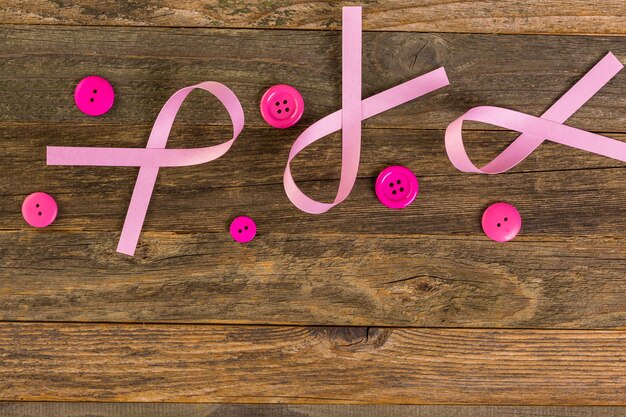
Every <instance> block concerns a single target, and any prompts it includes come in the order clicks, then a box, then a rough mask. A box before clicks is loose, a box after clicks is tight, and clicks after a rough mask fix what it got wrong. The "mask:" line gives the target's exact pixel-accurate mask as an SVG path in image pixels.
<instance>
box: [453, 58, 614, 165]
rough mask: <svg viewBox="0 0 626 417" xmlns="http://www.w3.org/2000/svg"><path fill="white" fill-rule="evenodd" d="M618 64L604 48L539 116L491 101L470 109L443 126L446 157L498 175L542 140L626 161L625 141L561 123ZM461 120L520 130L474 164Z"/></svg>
mask: <svg viewBox="0 0 626 417" xmlns="http://www.w3.org/2000/svg"><path fill="white" fill-rule="evenodd" d="M622 68H624V66H623V65H622V64H621V63H620V62H619V60H618V59H617V58H616V57H615V56H614V55H613V54H612V53H610V52H609V53H608V54H607V55H606V56H605V57H604V58H602V60H600V62H598V63H597V64H596V65H595V66H594V67H593V68H592V69H591V70H590V71H589V72H588V73H587V74H585V75H584V76H583V77H582V78H581V79H580V80H579V81H578V82H577V83H576V84H575V85H574V86H573V87H572V88H571V89H570V90H569V91H567V92H566V93H565V94H564V95H563V96H562V97H561V98H560V99H559V100H557V101H556V102H555V103H554V104H553V105H552V107H550V108H549V109H548V110H547V111H546V112H545V113H544V114H542V115H541V117H536V116H531V115H529V114H525V113H521V112H517V111H514V110H509V109H504V108H501V107H493V106H480V107H474V108H472V109H470V110H469V111H468V112H466V113H465V114H464V115H462V116H461V117H459V118H458V119H456V120H455V121H453V122H452V123H450V124H449V125H448V128H447V129H446V134H445V144H446V152H447V153H448V157H449V158H450V161H451V162H452V164H453V165H454V166H455V167H456V168H458V169H459V170H461V171H463V172H477V173H481V174H498V173H501V172H505V171H508V170H509V169H511V168H513V167H514V166H516V165H517V164H519V163H520V162H522V161H523V160H524V159H526V157H528V156H529V155H530V154H531V153H532V152H533V151H534V150H535V149H537V148H538V147H539V145H541V144H542V143H543V141H544V140H546V139H547V140H550V141H552V142H556V143H560V144H563V145H567V146H571V147H573V148H578V149H582V150H584V151H588V152H592V153H595V154H598V155H603V156H607V157H609V158H613V159H617V160H618V161H622V162H626V142H622V141H619V140H615V139H611V138H608V137H606V136H602V135H598V134H595V133H591V132H587V131H585V130H582V129H577V128H574V127H570V126H566V125H564V124H563V123H564V122H565V121H566V120H567V119H568V118H569V117H570V116H572V115H573V114H574V113H575V112H576V111H577V110H578V109H579V108H580V107H582V106H583V105H584V104H585V103H586V102H587V101H588V100H589V99H590V98H591V97H593V96H594V95H595V94H596V93H597V92H598V91H599V90H600V89H601V88H602V87H603V86H604V85H605V84H606V83H608V82H609V81H610V80H611V78H613V77H614V76H615V75H617V73H619V72H620V71H621V69H622ZM466 120H472V121H475V122H482V123H488V124H491V125H494V126H499V127H503V128H505V129H509V130H514V131H517V132H519V133H521V135H519V136H518V137H517V138H516V139H515V140H514V141H513V142H512V143H511V144H510V145H509V146H508V147H507V148H506V149H505V150H504V151H502V153H500V154H499V155H498V156H497V157H496V158H494V159H493V160H492V161H491V162H489V163H488V164H487V165H485V166H483V167H482V168H478V167H477V166H475V165H474V164H473V163H472V161H471V160H470V159H469V157H468V155H467V152H466V151H465V147H464V145H463V134H462V129H463V122H464V121H466Z"/></svg>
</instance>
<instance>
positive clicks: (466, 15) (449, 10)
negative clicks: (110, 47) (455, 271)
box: [0, 0, 626, 35]
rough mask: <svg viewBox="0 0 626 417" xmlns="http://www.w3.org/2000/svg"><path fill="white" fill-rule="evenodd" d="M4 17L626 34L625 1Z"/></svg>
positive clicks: (140, 6)
mask: <svg viewBox="0 0 626 417" xmlns="http://www.w3.org/2000/svg"><path fill="white" fill-rule="evenodd" d="M1 3H3V4H1V7H0V23H35V24H50V23H61V24H70V25H76V24H78V25H123V26H177V27H178V26H183V27H184V26H192V27H245V28H250V27H254V28H291V29H294V28H300V29H337V28H339V27H340V25H341V6H342V5H352V4H358V5H363V8H364V13H363V17H364V23H363V26H364V29H365V30H393V31H416V32H478V33H570V34H580V33H588V34H622V35H623V34H626V29H625V26H624V19H626V8H625V7H624V3H623V2H622V1H620V0H603V1H600V2H588V1H583V0H558V1H549V2H546V1H541V0H530V1H518V0H504V1H501V0H500V1H498V0H486V1H481V2H476V1H445V0H429V1H422V2H414V1H410V0H392V1H389V0H385V1H383V0H368V1H359V2H353V1H350V2H347V1H338V2H326V1H319V0H315V1H294V0H279V1H262V0H255V1H244V0H187V1H176V0H144V1H133V2H103V1H96V0H82V1H79V2H77V1H68V0H34V1H28V2H12V1H10V0H3V1H2V2H1Z"/></svg>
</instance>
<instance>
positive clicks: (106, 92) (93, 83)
mask: <svg viewBox="0 0 626 417" xmlns="http://www.w3.org/2000/svg"><path fill="white" fill-rule="evenodd" d="M74 101H75V102H76V106H77V107H78V108H79V109H80V111H82V112H83V113H85V114H88V115H89V116H100V115H102V114H104V113H106V112H108V111H109V110H110V109H111V107H112V106H113V101H115V92H114V91H113V87H112V86H111V84H110V83H109V82H108V81H107V80H105V79H104V78H102V77H98V76H97V75H91V76H89V77H87V78H83V79H82V80H81V81H80V82H79V83H78V85H77V86H76V89H75V90H74Z"/></svg>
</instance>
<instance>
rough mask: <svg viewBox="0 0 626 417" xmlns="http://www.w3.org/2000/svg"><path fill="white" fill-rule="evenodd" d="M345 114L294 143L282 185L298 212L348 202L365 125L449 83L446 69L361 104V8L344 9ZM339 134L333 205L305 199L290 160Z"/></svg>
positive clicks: (311, 129)
mask: <svg viewBox="0 0 626 417" xmlns="http://www.w3.org/2000/svg"><path fill="white" fill-rule="evenodd" d="M342 24H343V27H342V32H341V33H342V48H341V51H342V74H341V86H342V91H341V101H342V109H341V110H338V111H336V112H334V113H331V114H329V115H328V116H326V117H324V118H322V119H320V120H318V121H317V122H315V123H313V124H312V125H311V126H309V127H308V128H307V129H305V130H304V132H302V134H300V136H299V137H298V138H297V139H296V141H295V142H294V144H293V146H292V147H291V151H290V152H289V158H288V160H287V166H286V168H285V174H284V176H283V183H284V186H285V193H286V194H287V197H289V199H290V200H291V202H292V203H293V204H294V205H295V206H296V207H298V208H299V209H300V210H302V211H304V212H307V213H311V214H321V213H324V212H326V211H328V210H330V209H331V208H333V207H334V206H336V205H337V204H339V203H341V202H342V201H344V200H345V199H346V198H347V197H348V195H350V191H352V187H353V186H354V183H355V182H356V178H357V174H358V170H359V160H360V154H361V121H362V120H365V119H367V118H369V117H372V116H375V115H377V114H379V113H382V112H384V111H387V110H389V109H392V108H394V107H397V106H399V105H401V104H404V103H406V102H408V101H411V100H414V99H416V98H418V97H421V96H423V95H425V94H428V93H430V92H432V91H435V90H437V89H439V88H442V87H445V86H447V85H448V84H449V83H450V82H449V81H448V77H447V76H446V71H445V69H444V68H438V69H436V70H434V71H431V72H429V73H427V74H424V75H422V76H419V77H416V78H413V79H412V80H409V81H407V82H405V83H402V84H400V85H397V86H395V87H393V88H390V89H388V90H385V91H383V92H381V93H378V94H376V95H373V96H371V97H368V98H366V99H365V100H362V99H361V56H362V53H361V49H362V42H361V7H344V8H343V15H342ZM338 130H341V131H342V132H341V144H342V149H341V177H340V179H339V189H338V191H337V195H336V196H335V199H334V201H333V202H332V203H323V202H320V201H316V200H313V199H312V198H310V197H309V196H307V195H306V194H304V193H303V192H302V191H301V190H300V188H298V186H297V185H296V183H295V180H294V179H293V176H292V175H291V161H293V159H294V158H295V157H296V156H297V155H298V154H299V153H300V152H302V150H304V149H305V148H306V147H307V146H309V145H311V144H312V143H314V142H316V141H318V140H319V139H321V138H323V137H325V136H328V135H330V134H331V133H334V132H337V131H338Z"/></svg>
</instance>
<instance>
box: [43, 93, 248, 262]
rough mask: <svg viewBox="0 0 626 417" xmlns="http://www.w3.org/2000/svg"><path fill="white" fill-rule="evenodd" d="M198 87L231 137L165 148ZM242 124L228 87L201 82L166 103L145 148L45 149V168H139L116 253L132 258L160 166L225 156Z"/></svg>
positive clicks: (235, 100) (241, 117)
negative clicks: (221, 112)
mask: <svg viewBox="0 0 626 417" xmlns="http://www.w3.org/2000/svg"><path fill="white" fill-rule="evenodd" d="M196 88H199V89H202V90H205V91H208V92H209V93H211V94H213V95H214V96H215V97H217V98H218V100H219V101H221V102H222V104H223V105H224V107H225V108H226V110H227V111H228V114H229V115H230V118H231V121H232V124H233V137H232V139H230V140H229V141H227V142H224V143H221V144H219V145H215V146H208V147H205V148H194V149H165V145H166V144H167V139H168V137H169V134H170V130H171V128H172V125H173V123H174V119H175V118H176V114H177V113H178V110H179V109H180V106H181V105H182V104H183V102H184V101H185V99H186V98H187V96H188V95H189V93H191V92H192V91H193V90H194V89H196ZM243 125H244V116H243V109H242V107H241V104H240V103H239V100H238V99H237V96H236V95H235V93H233V92H232V91H231V90H230V89H229V88H228V87H226V86H225V85H223V84H220V83H217V82H212V81H208V82H203V83H200V84H196V85H192V86H189V87H184V88H182V89H180V90H178V91H177V92H175V93H174V94H173V95H172V96H171V97H170V98H169V100H167V102H166V103H165V105H164V106H163V108H162V109H161V111H160V112H159V115H158V116H157V118H156V120H155V121H154V126H153V127H152V132H151V133H150V138H149V139H148V144H147V145H146V148H83V147H65V146H61V147H57V146H48V148H47V163H48V165H88V166H116V167H118V166H125V167H139V174H138V176H137V183H136V184H135V189H134V191H133V195H132V197H131V199H130V205H129V206H128V212H127V214H126V220H125V221H124V227H123V229H122V234H121V236H120V240H119V244H118V245H117V251H118V252H121V253H124V254H126V255H131V256H132V255H133V254H134V253H135V248H136V247H137V241H138V240H139V234H140V233H141V228H142V226H143V222H144V219H145V217H146V212H147V210H148V205H149V203H150V198H151V197H152V190H153V189H154V184H155V183H156V178H157V174H158V172H159V168H161V167H180V166H189V165H197V164H203V163H205V162H209V161H212V160H214V159H217V158H219V157H220V156H222V155H224V154H225V153H226V152H227V151H228V149H230V147H231V146H232V144H233V143H234V142H235V139H237V136H239V133H241V130H242V129H243Z"/></svg>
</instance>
